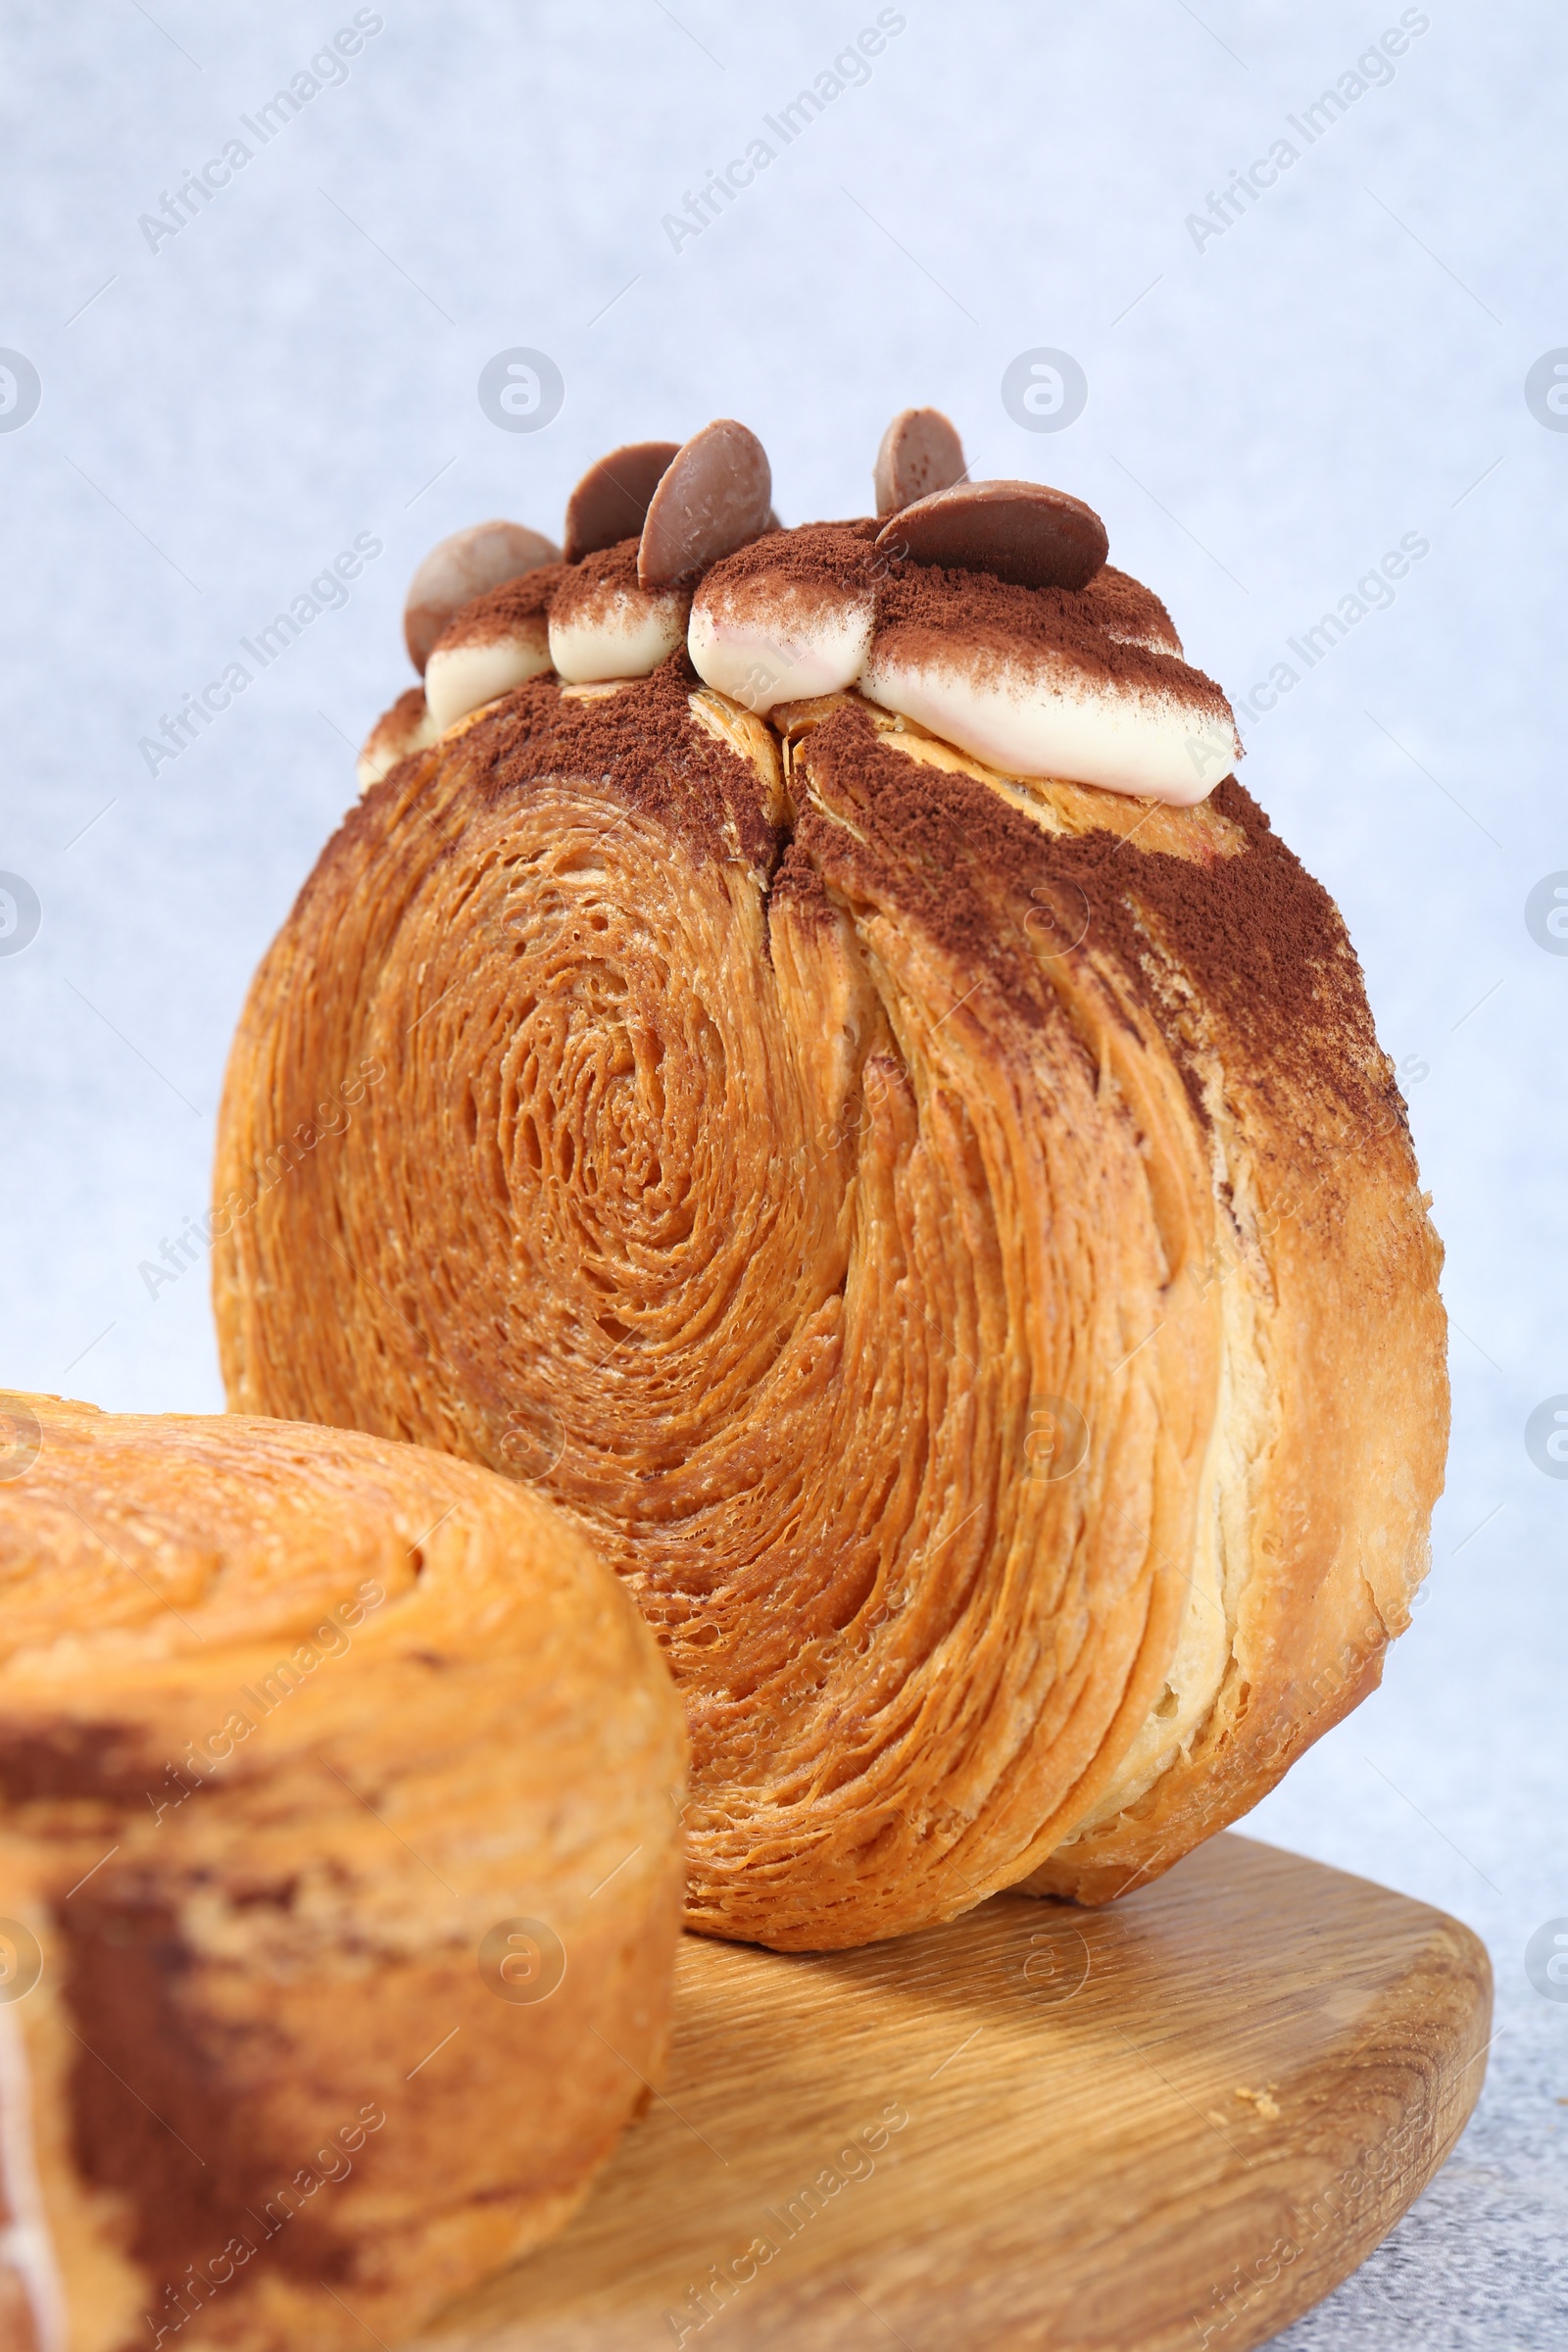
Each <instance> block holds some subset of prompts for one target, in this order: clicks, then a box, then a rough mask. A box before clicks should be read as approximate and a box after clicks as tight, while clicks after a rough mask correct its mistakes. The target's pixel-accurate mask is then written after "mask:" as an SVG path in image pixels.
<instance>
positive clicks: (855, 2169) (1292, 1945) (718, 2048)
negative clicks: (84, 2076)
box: [431, 1837, 1492, 2352]
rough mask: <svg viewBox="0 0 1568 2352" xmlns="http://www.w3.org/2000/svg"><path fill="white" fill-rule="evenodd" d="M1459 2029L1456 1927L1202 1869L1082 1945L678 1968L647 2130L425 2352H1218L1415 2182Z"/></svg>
mask: <svg viewBox="0 0 1568 2352" xmlns="http://www.w3.org/2000/svg"><path fill="white" fill-rule="evenodd" d="M1491 2007H1492V1995H1491V1973H1490V1970H1489V1968H1488V1964H1487V1958H1486V1953H1485V1951H1484V1950H1483V1948H1482V1946H1481V1944H1480V1943H1479V1942H1478V1941H1477V1939H1476V1937H1475V1936H1472V1935H1471V1934H1470V1932H1469V1930H1468V1929H1466V1928H1463V1927H1461V1926H1460V1925H1459V1924H1458V1922H1457V1921H1456V1920H1452V1919H1448V1918H1446V1917H1445V1915H1444V1914H1443V1913H1442V1912H1440V1911H1432V1910H1429V1909H1427V1908H1426V1906H1425V1905H1423V1904H1420V1903H1414V1902H1410V1901H1408V1900H1407V1899H1406V1898H1405V1897H1404V1896H1402V1895H1397V1894H1391V1893H1390V1892H1389V1891H1388V1890H1387V1889H1386V1888H1384V1887H1374V1886H1371V1885H1369V1884H1368V1883H1367V1882H1366V1881H1365V1880H1362V1879H1352V1878H1348V1877H1346V1876H1345V1875H1344V1874H1343V1873H1342V1872H1339V1871H1335V1870H1327V1869H1324V1868H1323V1867H1322V1866H1321V1865H1319V1864H1317V1863H1313V1862H1304V1861H1301V1860H1299V1858H1297V1857H1296V1856H1294V1855H1290V1854H1285V1853H1280V1852H1277V1851H1276V1850H1275V1849H1273V1848H1272V1847H1269V1846H1265V1845H1259V1844H1256V1843H1255V1842H1253V1841H1252V1840H1251V1839H1250V1838H1236V1837H1224V1838H1215V1839H1214V1840H1213V1841H1212V1842H1211V1843H1210V1844H1208V1845H1206V1846H1204V1847H1202V1848H1201V1850H1200V1851H1199V1852H1198V1853H1196V1854H1194V1855H1192V1856H1190V1857H1189V1859H1188V1860H1187V1861H1185V1862H1183V1863H1182V1864H1180V1865H1179V1866H1178V1868H1177V1869H1175V1870H1174V1871H1172V1872H1171V1873H1170V1875H1169V1876H1168V1877H1167V1878H1164V1879H1161V1880H1160V1881H1159V1882H1158V1883H1157V1885H1155V1886H1153V1887H1147V1888H1145V1889H1143V1890H1142V1891H1140V1892H1138V1893H1136V1894H1133V1895H1130V1896H1127V1897H1125V1898H1124V1899H1123V1900H1122V1901H1121V1902H1120V1903H1118V1904H1116V1905H1115V1906H1114V1907H1113V1908H1111V1909H1109V1910H1105V1911H1080V1910H1076V1909H1074V1908H1072V1907H1070V1906H1066V1905H1061V1904H1056V1903H1049V1902H1037V1901H1033V1900H1031V1899H1030V1898H1029V1897H1027V1896H1023V1895H998V1896H997V1897H995V1898H994V1899H993V1900H992V1901H990V1902H987V1903H984V1904H982V1905H981V1907H980V1908H979V1909H978V1910H976V1911H973V1912H971V1913H970V1914H969V1915H968V1916H967V1917H966V1918H964V1919H961V1920H958V1921H956V1922H955V1923H954V1925H952V1926H951V1927H946V1928H938V1929H932V1930H930V1931H928V1932H926V1933H924V1934H922V1935H918V1936H905V1937H903V1938H901V1939H900V1940H899V1941H897V1942H894V1943H886V1944H877V1945H872V1946H870V1947H869V1948H867V1949H865V1950H861V1951H856V1952H831V1953H814V1954H809V1955H804V1956H787V1955H781V1954H779V1953H776V1952H765V1951H760V1950H757V1949H755V1948H754V1947H752V1946H749V1945H740V1944H723V1943H716V1942H710V1941H707V1940H705V1939H703V1938H700V1937H697V1936H688V1937H687V1938H686V1939H685V1943H684V1946H683V1949H682V1952H681V1957H680V1964H679V1978H678V1993H677V2003H676V2026H675V2035H674V2044H673V2049H672V2053H671V2060H670V2066H669V2071H668V2075H667V2078H666V2080H665V2081H664V2082H663V2083H662V2087H661V2091H660V2093H659V2095H657V2096H656V2097H655V2098H654V2099H653V2101H652V2102H651V2104H650V2106H649V2108H648V2111H647V2112H646V2113H645V2115H644V2116H643V2117H642V2119H641V2120H640V2121H639V2122H638V2123H637V2124H636V2125H635V2126H634V2127H633V2128H632V2130H631V2131H629V2132H628V2133H627V2134H626V2137H625V2139H624V2140H623V2141H622V2143H621V2145H620V2147H619V2149H618V2150H617V2152H616V2154H615V2156H614V2157H613V2159H612V2161H611V2164H610V2165H609V2167H608V2168H607V2170H606V2172H605V2174H604V2175H603V2177H602V2179H601V2180H600V2183H599V2186H598V2188H597V2189H596V2191H595V2193H594V2195H593V2197H592V2198H591V2200H590V2202H589V2203H588V2205H587V2206H586V2208H585V2209H584V2211H583V2212H582V2213H581V2214H580V2215H579V2216H578V2218H577V2220H576V2222H575V2223H574V2224H573V2225H572V2227H571V2228H570V2229H569V2230H568V2231H567V2232H566V2234H565V2235H564V2237H562V2238H560V2239H558V2240H557V2241H556V2242H555V2244H553V2245H551V2246H549V2247H547V2248H545V2249H544V2250H543V2251H541V2252H540V2253H538V2254H536V2255H534V2256H532V2257H531V2258H530V2259H529V2260H528V2261H526V2262H524V2263H522V2264H520V2265H519V2266H518V2267H517V2268H516V2269H515V2270H513V2271H511V2272H509V2273H508V2274H507V2275H506V2276H505V2277H504V2278H500V2279H498V2280H495V2281H493V2282H492V2283H491V2285H490V2286H489V2287H487V2288H486V2289H484V2290H483V2291H482V2292H481V2293H480V2294H479V2295H477V2296H475V2297H472V2298H470V2299H469V2300H468V2301H467V2302H466V2303H465V2304H464V2305H463V2306H462V2307H461V2308H460V2309H459V2310H458V2311H456V2312H454V2313H453V2314H452V2315H451V2316H450V2317H449V2319H448V2321H447V2322H446V2323H445V2324H444V2326H443V2327H442V2328H440V2329H439V2330H438V2331H437V2333H436V2335H435V2337H434V2338H433V2339H431V2340H433V2341H435V2342H438V2343H439V2344H440V2345H441V2346H442V2347H443V2352H458V2347H460V2346H461V2347H462V2348H463V2352H525V2348H526V2352H668V2348H669V2347H671V2346H672V2345H676V2344H684V2345H687V2346H693V2345H699V2344H700V2345H701V2346H702V2348H703V2352H763V2348H764V2347H765V2348H766V2352H786V2348H788V2352H887V2348H891V2347H893V2346H896V2345H899V2344H903V2345H904V2346H906V2347H907V2352H970V2348H971V2347H972V2348H976V2352H1011V2347H1014V2346H1018V2347H1021V2346H1024V2345H1029V2346H1033V2347H1044V2346H1049V2347H1051V2352H1089V2348H1090V2347H1094V2348H1095V2352H1109V2348H1110V2347H1114V2348H1115V2352H1165V2347H1167V2346H1169V2347H1177V2346H1180V2347H1183V2348H1184V2352H1200V2347H1212V2348H1213V2352H1245V2348H1246V2347H1247V2346H1250V2345H1253V2344H1259V2343H1262V2342H1264V2341H1266V2339H1267V2338H1268V2337H1269V2336H1271V2335H1273V2334H1274V2333H1275V2332H1276V2331H1277V2330H1278V2329H1280V2328H1281V2327H1286V2326H1287V2325H1288V2324H1289V2323H1290V2322H1291V2321H1292V2320H1293V2319H1295V2318H1297V2317H1298V2316H1299V2314H1300V2313H1301V2312H1303V2311H1305V2310H1307V2309H1308V2308H1309V2307H1310V2305H1312V2304H1313V2303H1315V2302H1317V2301H1318V2299H1319V2298H1320V2297H1321V2296H1323V2295H1325V2294H1327V2293H1328V2291H1329V2290H1330V2289H1331V2288H1332V2287H1334V2286H1336V2285H1337V2284H1338V2283H1339V2281H1340V2280H1341V2279H1342V2278H1345V2277H1346V2276H1347V2274H1348V2272H1350V2271H1351V2270H1353V2269H1354V2267H1355V2265H1356V2264H1357V2263H1358V2262H1360V2261H1362V2260H1363V2259H1364V2257H1365V2256H1366V2255H1367V2254H1368V2253H1370V2252H1371V2250H1372V2248H1373V2247H1374V2246H1375V2245H1376V2244H1377V2243H1378V2241H1379V2239H1380V2238H1382V2237H1383V2236H1384V2234H1385V2233H1386V2232H1387V2230H1388V2229H1390V2228H1391V2227H1392V2225H1393V2224H1394V2222H1395V2221H1396V2220H1397V2218H1398V2216H1399V2215H1400V2214H1401V2213H1402V2212H1403V2211H1404V2210H1405V2208H1406V2206H1407V2205H1409V2204H1410V2202H1411V2200H1412V2199H1413V2198H1414V2197H1415V2196H1416V2195H1417V2193H1418V2192H1419V2191H1420V2190H1421V2188H1423V2187H1424V2186H1425V2184H1426V2182H1427V2181H1428V2180H1430V2179H1431V2177H1432V2175H1433V2174H1434V2173H1435V2172H1436V2171H1437V2169H1438V2167H1439V2166H1440V2165H1441V2164H1442V2162H1443V2160H1444V2158H1445V2157H1446V2155H1447V2153H1448V2151H1449V2149H1450V2148H1451V2147H1452V2145H1453V2143H1454V2140H1455V2139H1456V2138H1457V2136H1458V2133H1459V2131H1460V2129H1461V2128H1462V2126H1463V2124H1464V2122H1465V2119H1466V2118H1467V2117H1468V2115H1469V2113H1470V2110H1471V2108H1472V2107H1473V2106H1474V2104H1475V2100H1476V2097H1477V2094H1478V2093H1479V2091H1480V2088H1481V2079H1482V2075H1483V2072H1484V2065H1485V2055H1486V2049H1487V2046H1488V2034H1489V2032H1490V2018H1491ZM1244 2093H1245V2094H1247V2095H1243V2094H1244Z"/></svg>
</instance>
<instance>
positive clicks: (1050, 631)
mask: <svg viewBox="0 0 1568 2352" xmlns="http://www.w3.org/2000/svg"><path fill="white" fill-rule="evenodd" d="M1127 586H1128V589H1135V588H1137V586H1138V583H1137V582H1136V581H1129V582H1128V583H1127ZM1144 593H1147V591H1146V592H1144ZM1150 602H1151V604H1154V603H1156V602H1157V600H1156V599H1153V598H1151V599H1150ZM1107 610H1108V611H1109V612H1110V613H1116V614H1117V615H1118V616H1120V615H1127V616H1128V617H1131V616H1133V615H1135V614H1136V613H1137V612H1138V605H1137V600H1136V599H1135V598H1134V597H1132V596H1130V595H1129V594H1128V593H1127V591H1126V590H1124V589H1120V588H1118V589H1114V590H1112V591H1110V592H1108V593H1105V594H1103V595H1102V597H1101V599H1100V600H1099V601H1098V602H1097V601H1096V600H1095V598H1094V596H1093V591H1092V590H1082V589H1080V590H1073V589H1070V588H1021V587H1018V586H1017V585H1016V584H1015V583H1013V582H1012V581H1010V580H999V579H995V578H993V577H992V575H991V574H990V573H989V572H984V571H950V570H946V569H945V568H944V567H943V566H942V565H941V564H891V565H890V566H889V570H888V576H887V578H886V579H885V580H884V581H883V583H882V585H881V587H880V588H879V590H878V593H877V635H876V647H877V653H878V656H879V657H882V656H886V657H889V658H893V659H897V660H899V661H901V662H922V663H931V664H933V665H948V666H954V667H956V666H959V665H961V666H963V667H964V668H966V669H970V670H972V671H973V673H974V674H975V675H976V676H978V677H981V678H992V677H995V676H996V675H997V674H998V673H999V671H1003V670H1005V669H1006V668H1008V667H1009V666H1012V665H1015V664H1017V663H1018V662H1020V661H1023V662H1029V661H1031V660H1032V661H1036V662H1044V663H1047V664H1050V665H1051V666H1052V667H1055V666H1057V665H1058V664H1060V663H1062V662H1067V663H1070V664H1071V666H1072V667H1073V668H1074V669H1076V670H1078V671H1079V672H1080V673H1081V674H1082V675H1083V677H1084V678H1085V679H1086V680H1087V681H1089V682H1090V683H1092V684H1093V685H1096V686H1100V687H1102V688H1103V689H1104V690H1107V691H1110V692H1113V693H1114V692H1123V693H1125V692H1127V691H1129V690H1131V691H1133V692H1135V693H1138V692H1141V693H1145V694H1152V695H1175V696H1176V697H1177V698H1178V699H1179V700H1180V701H1182V702H1183V703H1192V704H1195V705H1197V706H1199V707H1200V708H1202V709H1205V710H1207V711H1211V712H1212V713H1213V714H1214V716H1215V717H1216V718H1225V719H1228V718H1229V717H1230V714H1231V708H1230V704H1229V703H1228V702H1227V701H1226V699H1225V696H1224V695H1223V694H1222V693H1221V691H1220V689H1219V688H1218V686H1216V685H1215V683H1214V681H1213V679H1212V678H1208V677H1205V676H1204V675H1203V672H1202V671H1201V670H1200V669H1193V668H1191V667H1190V666H1189V665H1188V664H1187V663H1186V662H1179V661H1177V659H1176V658H1175V656H1174V655H1171V654H1160V653H1154V652H1152V650H1151V649H1150V648H1149V647H1148V646H1143V645H1132V644H1128V643H1127V642H1126V641H1125V640H1124V639H1121V638H1117V637H1113V636H1111V635H1110V634H1109V633H1108V631H1107V629H1106V627H1105V625H1104V621H1103V617H1102V615H1103V613H1106V612H1107ZM1159 610H1160V611H1161V612H1163V607H1160V608H1159Z"/></svg>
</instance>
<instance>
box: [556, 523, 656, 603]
mask: <svg viewBox="0 0 1568 2352" xmlns="http://www.w3.org/2000/svg"><path fill="white" fill-rule="evenodd" d="M646 593H647V591H646V590H644V589H640V588H639V587H638V585H637V542H636V540H635V539H619V540H617V541H616V542H615V544H614V546H613V547H603V548H596V549H595V550H594V552H593V553H592V554H591V555H586V556H584V557H583V559H582V561H581V563H579V564H567V565H566V566H565V567H564V570H563V572H562V573H561V574H560V575H558V578H557V580H556V583H555V586H554V589H553V591H552V593H551V596H550V617H551V619H552V620H564V621H585V620H594V619H598V618H599V617H601V615H603V614H604V613H607V612H608V611H609V610H610V608H611V606H612V605H613V603H614V601H615V599H616V598H617V597H634V596H635V597H640V596H643V595H646Z"/></svg>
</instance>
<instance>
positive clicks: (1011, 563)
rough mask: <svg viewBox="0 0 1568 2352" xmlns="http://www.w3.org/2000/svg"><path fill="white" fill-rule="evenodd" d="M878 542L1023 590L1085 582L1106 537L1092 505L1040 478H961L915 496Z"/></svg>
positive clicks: (898, 551) (1099, 561)
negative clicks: (957, 482)
mask: <svg viewBox="0 0 1568 2352" xmlns="http://www.w3.org/2000/svg"><path fill="white" fill-rule="evenodd" d="M876 543H877V545H878V547H885V548H888V549H890V550H891V552H892V553H893V554H894V555H899V556H909V557H912V558H913V560H914V562H915V563H916V564H948V565H951V566H952V567H953V568H954V569H955V570H958V571H989V572H991V573H993V574H994V575H995V576H996V578H997V579H999V580H1014V581H1016V582H1017V584H1018V585H1019V586H1020V587H1023V588H1087V587H1088V585H1089V583H1090V581H1091V580H1092V579H1093V578H1094V576H1095V574H1096V572H1097V571H1099V569H1100V568H1101V566H1102V564H1103V563H1104V561H1105V555H1106V550H1107V548H1108V545H1109V542H1108V541H1107V539H1106V537H1105V526H1104V524H1103V522H1102V521H1101V519H1100V516H1099V515H1097V514H1096V513H1095V510H1094V508H1093V507H1086V506H1085V505H1084V502H1083V500H1082V499H1081V498H1069V497H1068V495H1067V493H1066V491H1065V490H1049V489H1047V488H1046V486H1045V484H1044V483H1043V482H965V483H963V484H961V485H960V486H959V487H958V488H956V489H954V490H939V491H937V493H936V494H935V496H934V497H932V498H922V499H918V500H916V502H915V504H914V505H913V506H912V507H906V508H905V509H904V511H903V513H902V514H899V515H894V517H893V519H892V521H891V522H888V523H886V524H884V526H883V528H882V529H881V530H880V531H879V532H878V533H877V541H876Z"/></svg>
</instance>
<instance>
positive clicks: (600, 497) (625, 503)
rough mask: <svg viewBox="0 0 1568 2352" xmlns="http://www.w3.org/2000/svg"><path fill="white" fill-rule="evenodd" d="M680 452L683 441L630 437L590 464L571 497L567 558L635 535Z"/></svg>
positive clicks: (577, 561)
mask: <svg viewBox="0 0 1568 2352" xmlns="http://www.w3.org/2000/svg"><path fill="white" fill-rule="evenodd" d="M679 455H680V444H679V442H678V441H628V442H627V444H626V446H625V448H624V449H613V450H612V451H611V453H610V455H609V457H608V458H601V459H600V461H599V463H598V465H597V466H589V468H588V470H587V472H586V473H585V474H584V475H583V477H582V480H581V481H580V482H579V483H578V484H577V487H576V489H575V490H574V491H573V492H572V494H571V496H570V497H569V498H568V499H567V501H566V530H565V545H564V548H563V550H562V553H563V554H564V557H565V560H566V562H567V563H568V564H580V563H581V561H582V559H583V557H584V556H592V555H597V554H598V552H599V550H600V549H601V548H602V547H613V546H614V545H615V542H616V541H617V540H619V539H635V538H636V536H637V534H638V532H639V531H640V530H641V529H642V527H643V524H644V523H645V522H646V521H647V519H648V502H649V500H650V499H651V498H652V497H653V495H654V492H655V491H656V490H657V489H658V488H659V483H660V477H661V475H662V474H663V473H665V472H666V471H667V470H668V467H669V465H670V461H671V460H672V459H673V458H678V457H679Z"/></svg>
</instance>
